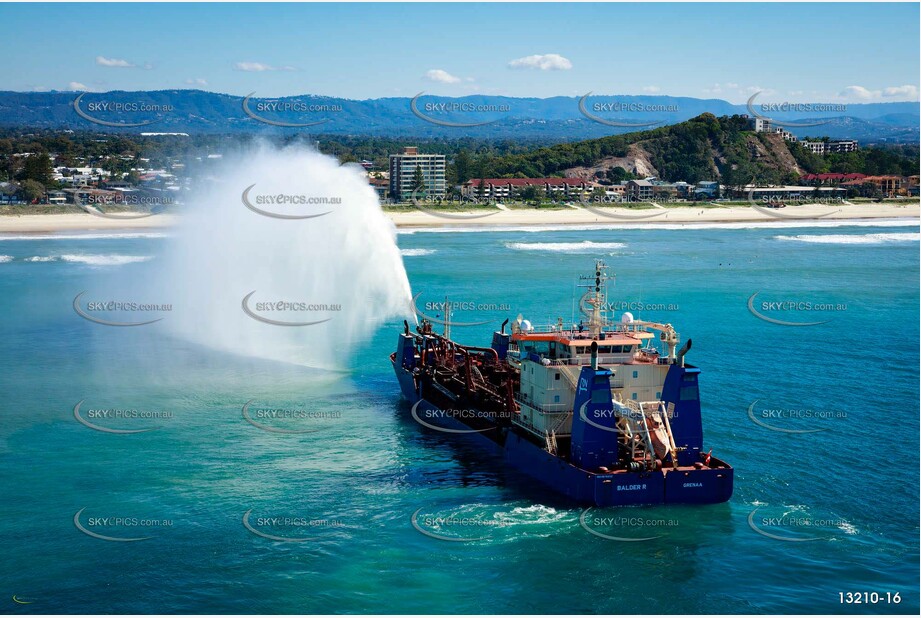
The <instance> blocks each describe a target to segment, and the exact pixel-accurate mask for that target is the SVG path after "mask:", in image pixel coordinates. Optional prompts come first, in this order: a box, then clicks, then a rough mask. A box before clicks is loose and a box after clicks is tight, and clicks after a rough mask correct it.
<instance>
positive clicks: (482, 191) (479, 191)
mask: <svg viewBox="0 0 921 618" xmlns="http://www.w3.org/2000/svg"><path fill="white" fill-rule="evenodd" d="M484 195H486V179H485V178H480V184H478V185H477V187H476V196H477V199H479V200H482V199H483V196H484Z"/></svg>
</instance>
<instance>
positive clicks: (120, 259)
mask: <svg viewBox="0 0 921 618" xmlns="http://www.w3.org/2000/svg"><path fill="white" fill-rule="evenodd" d="M150 259H153V256H150V255H117V254H110V255H99V254H87V253H77V254H74V253H68V254H64V255H62V256H61V260H63V261H65V262H73V263H77V264H88V265H90V266H121V265H123V264H134V263H137V262H146V261H147V260H150ZM33 261H36V262H41V261H48V260H42V259H38V260H33Z"/></svg>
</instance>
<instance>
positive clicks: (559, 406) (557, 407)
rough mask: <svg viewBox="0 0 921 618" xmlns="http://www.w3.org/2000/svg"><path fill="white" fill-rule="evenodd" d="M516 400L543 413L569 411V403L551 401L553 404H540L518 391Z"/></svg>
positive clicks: (563, 412)
mask: <svg viewBox="0 0 921 618" xmlns="http://www.w3.org/2000/svg"><path fill="white" fill-rule="evenodd" d="M515 401H517V402H518V403H521V404H524V405H526V406H528V407H529V408H533V409H535V410H537V411H538V412H540V413H541V414H565V413H567V412H569V407H570V406H569V405H568V404H565V403H551V404H540V403H537V402H536V401H533V400H532V399H531V398H530V397H528V396H527V395H526V394H524V393H518V394H517V395H515Z"/></svg>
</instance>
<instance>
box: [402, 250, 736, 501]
mask: <svg viewBox="0 0 921 618" xmlns="http://www.w3.org/2000/svg"><path fill="white" fill-rule="evenodd" d="M580 280H581V284H580V285H581V287H585V288H587V291H586V292H585V293H584V294H583V295H582V297H581V298H580V300H579V309H580V311H581V313H582V314H583V316H584V317H583V319H582V320H581V321H580V322H579V324H573V325H570V326H568V327H564V325H563V320H562V318H560V319H559V320H558V321H557V323H556V324H551V325H549V326H545V327H537V326H534V325H532V324H531V322H530V321H529V320H526V319H522V316H520V315H519V316H518V318H517V319H516V320H515V321H514V322H513V323H512V325H511V329H510V331H511V332H506V325H507V324H508V320H506V321H505V322H503V323H502V326H501V328H500V330H498V331H496V332H494V333H493V336H492V344H491V345H490V346H489V347H474V346H469V345H463V344H460V343H458V342H456V341H453V340H452V339H451V336H450V325H451V319H450V303H447V304H446V307H445V313H444V320H443V321H440V322H441V323H442V324H444V334H441V335H439V334H437V333H436V332H434V326H433V320H437V318H423V320H422V321H421V323H420V324H419V325H418V326H417V327H416V332H415V333H412V332H410V327H409V324H408V323H406V322H404V332H403V333H401V334H400V336H399V341H398V344H397V350H396V352H395V353H393V354H391V355H390V359H391V362H392V363H393V368H394V371H395V372H396V375H397V379H398V380H399V382H400V388H401V389H402V392H403V395H404V396H405V397H406V398H407V399H408V400H409V401H410V403H412V415H413V417H414V418H415V420H417V421H418V422H419V423H421V424H422V425H425V426H428V427H431V428H433V429H438V430H441V431H445V432H449V433H451V434H467V435H469V436H470V437H471V438H472V439H474V440H476V441H478V442H479V443H481V444H483V445H484V446H487V447H488V448H490V449H494V450H497V451H499V452H501V453H503V454H504V457H505V460H506V461H507V462H508V464H509V465H511V466H514V467H515V468H518V469H520V470H521V471H523V472H525V473H526V474H528V475H530V476H533V477H534V478H535V479H537V480H538V481H540V482H542V483H543V484H544V485H546V486H548V487H549V488H551V489H553V490H555V491H556V492H558V493H560V494H563V495H565V496H568V497H569V498H571V499H573V500H575V501H577V502H579V503H582V504H590V505H595V506H599V507H606V506H625V505H647V504H707V503H718V502H725V501H727V500H729V498H730V497H731V495H732V484H733V470H732V467H731V466H730V465H729V464H727V463H726V462H725V461H723V460H721V459H719V458H718V457H717V456H715V455H713V452H712V449H710V450H709V451H705V450H704V440H703V428H702V423H701V406H700V394H699V388H698V378H699V376H700V369H698V368H697V367H694V366H693V365H690V364H688V363H687V362H686V360H685V359H686V355H687V353H688V351H689V350H690V349H691V340H690V339H688V341H687V343H685V345H684V346H683V347H681V348H680V349H678V345H679V343H680V336H679V334H678V332H676V331H675V329H674V328H673V327H672V325H671V324H662V323H658V322H649V321H642V320H635V319H633V316H632V315H631V314H630V313H624V314H623V315H622V317H621V319H620V320H619V321H617V322H612V321H611V320H609V319H608V317H607V313H608V312H607V311H606V309H607V307H608V305H607V282H608V280H609V277H608V274H607V266H606V265H605V264H604V262H603V261H600V260H599V261H596V263H595V270H594V273H593V274H591V275H587V276H582V277H580ZM660 348H662V349H661V350H660ZM458 438H459V439H462V437H461V436H460V435H458Z"/></svg>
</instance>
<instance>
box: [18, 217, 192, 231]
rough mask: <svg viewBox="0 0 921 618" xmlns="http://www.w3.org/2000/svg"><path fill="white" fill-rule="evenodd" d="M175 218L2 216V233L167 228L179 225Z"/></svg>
mask: <svg viewBox="0 0 921 618" xmlns="http://www.w3.org/2000/svg"><path fill="white" fill-rule="evenodd" d="M177 221H178V218H177V217H176V216H175V215H153V216H151V217H144V218H143V219H125V220H118V219H103V218H102V217H95V216H93V215H89V214H85V213H84V214H77V213H74V214H49V215H2V216H0V234H53V233H56V232H91V231H96V230H98V231H106V230H153V229H167V228H170V227H173V226H174V225H176V222H177Z"/></svg>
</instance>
